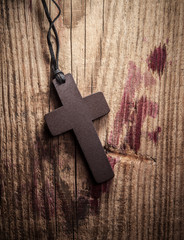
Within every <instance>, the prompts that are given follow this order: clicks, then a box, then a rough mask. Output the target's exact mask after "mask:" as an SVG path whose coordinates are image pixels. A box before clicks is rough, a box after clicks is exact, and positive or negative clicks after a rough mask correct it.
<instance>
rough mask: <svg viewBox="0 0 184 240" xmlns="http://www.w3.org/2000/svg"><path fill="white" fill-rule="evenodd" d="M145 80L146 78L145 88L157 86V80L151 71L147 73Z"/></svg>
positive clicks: (144, 76)
mask: <svg viewBox="0 0 184 240" xmlns="http://www.w3.org/2000/svg"><path fill="white" fill-rule="evenodd" d="M143 78H144V85H145V87H149V86H151V85H155V84H156V79H155V78H154V77H153V76H152V74H151V73H150V72H149V71H146V72H145V73H144V74H143Z"/></svg>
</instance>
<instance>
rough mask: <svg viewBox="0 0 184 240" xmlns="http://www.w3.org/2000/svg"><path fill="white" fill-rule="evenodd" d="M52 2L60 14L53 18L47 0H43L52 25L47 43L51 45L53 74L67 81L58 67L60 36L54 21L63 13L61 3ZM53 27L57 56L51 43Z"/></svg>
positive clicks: (60, 80)
mask: <svg viewBox="0 0 184 240" xmlns="http://www.w3.org/2000/svg"><path fill="white" fill-rule="evenodd" d="M52 2H53V3H54V4H55V5H56V7H57V9H58V10H59V13H58V15H57V16H56V17H55V18H54V20H52V19H51V17H50V13H49V10H48V7H47V4H46V2H45V0H42V4H43V7H44V10H45V14H46V16H47V19H48V21H49V23H50V27H49V30H48V33H47V43H48V46H49V51H50V55H51V66H52V71H53V74H54V77H55V78H56V80H57V81H58V82H59V83H61V84H62V83H65V75H64V73H63V72H62V71H60V70H59V68H58V59H59V38H58V34H57V30H56V28H55V26H54V23H55V21H56V20H57V19H58V18H59V16H60V15H61V9H60V7H59V5H58V4H57V3H56V2H55V1H54V0H52ZM51 29H52V30H53V32H54V35H55V40H56V57H55V54H54V50H53V47H52V43H51V40H50V38H51Z"/></svg>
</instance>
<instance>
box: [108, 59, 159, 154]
mask: <svg viewBox="0 0 184 240" xmlns="http://www.w3.org/2000/svg"><path fill="white" fill-rule="evenodd" d="M155 84H156V79H155V78H154V77H153V76H152V74H151V73H150V72H149V71H146V72H144V73H143V74H141V70H140V69H139V68H138V67H137V66H136V65H135V63H134V62H129V65H128V78H127V81H126V83H125V87H124V92H123V96H122V100H121V105H120V109H119V111H118V112H117V114H116V117H115V120H114V127H113V131H112V132H111V135H110V138H109V140H108V144H109V145H111V146H112V147H114V148H116V149H117V148H118V147H119V144H121V146H120V148H121V150H125V148H126V144H125V143H128V144H129V146H130V148H131V149H133V150H134V151H135V153H137V152H138V150H139V149H140V145H141V135H142V134H141V132H142V126H143V123H144V122H145V120H146V117H152V118H156V117H157V115H158V104H157V103H156V102H153V101H150V100H148V98H147V97H146V95H145V96H144V95H143V96H141V98H140V99H138V100H136V98H135V93H136V91H139V89H140V87H141V86H143V87H144V88H145V87H151V86H153V85H155ZM123 126H125V127H126V132H127V133H126V138H125V139H124V140H123V142H122V143H120V137H121V135H122V134H123Z"/></svg>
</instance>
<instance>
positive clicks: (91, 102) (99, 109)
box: [83, 92, 110, 120]
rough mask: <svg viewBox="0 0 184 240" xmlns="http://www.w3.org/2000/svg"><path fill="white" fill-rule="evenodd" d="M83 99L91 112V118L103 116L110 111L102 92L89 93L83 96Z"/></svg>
mask: <svg viewBox="0 0 184 240" xmlns="http://www.w3.org/2000/svg"><path fill="white" fill-rule="evenodd" d="M83 100H84V102H85V103H86V104H87V105H88V109H89V112H90V114H91V120H95V119H97V118H100V117H103V116H104V115H106V114H108V113H109V111H110V109H109V106H108V104H107V102H106V100H105V97H104V95H103V93H102V92H98V93H95V94H91V95H89V96H87V97H85V98H83Z"/></svg>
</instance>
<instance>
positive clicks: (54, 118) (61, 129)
mask: <svg viewBox="0 0 184 240" xmlns="http://www.w3.org/2000/svg"><path fill="white" fill-rule="evenodd" d="M83 100H84V103H86V104H87V106H88V109H89V112H90V116H89V117H90V118H91V120H95V119H97V118H100V117H102V116H104V115H106V114H107V113H108V112H109V111H110V109H109V107H108V105H107V102H106V100H105V98H104V95H103V93H101V92H98V93H95V94H92V95H89V96H87V97H85V98H83ZM45 121H46V122H47V125H48V128H49V130H50V133H51V134H52V135H53V136H57V135H59V134H62V133H65V132H67V131H69V130H71V129H72V128H73V126H71V122H70V121H69V120H68V117H67V114H66V110H65V107H64V106H62V107H60V108H58V109H55V110H54V111H53V112H50V113H48V114H46V115H45Z"/></svg>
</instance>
